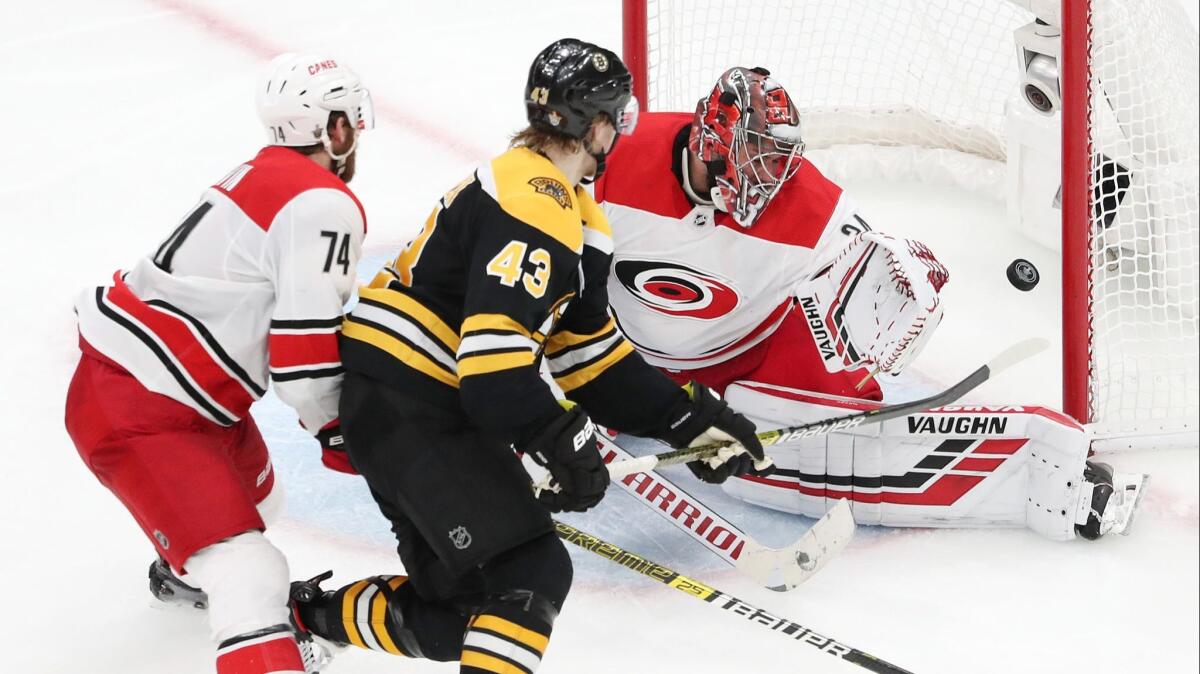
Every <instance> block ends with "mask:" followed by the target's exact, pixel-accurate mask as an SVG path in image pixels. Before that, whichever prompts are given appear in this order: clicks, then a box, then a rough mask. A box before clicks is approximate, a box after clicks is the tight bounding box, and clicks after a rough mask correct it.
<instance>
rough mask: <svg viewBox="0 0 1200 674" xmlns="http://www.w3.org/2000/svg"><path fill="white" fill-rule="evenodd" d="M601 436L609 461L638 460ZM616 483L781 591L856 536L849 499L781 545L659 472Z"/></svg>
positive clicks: (715, 551)
mask: <svg viewBox="0 0 1200 674" xmlns="http://www.w3.org/2000/svg"><path fill="white" fill-rule="evenodd" d="M598 437H599V438H600V454H601V456H603V457H604V460H605V461H606V462H609V461H613V460H614V459H618V460H619V459H629V458H632V455H630V454H629V453H628V452H626V451H625V450H624V449H622V448H621V446H620V445H618V444H616V443H615V442H613V441H611V440H609V439H608V438H607V437H605V436H603V435H600V436H598ZM614 482H615V483H616V484H617V485H618V486H619V487H621V488H622V489H624V490H625V491H626V492H628V493H629V495H630V496H632V497H634V498H635V499H637V500H638V501H640V502H641V503H642V504H644V505H646V506H647V507H649V508H650V509H651V510H653V511H654V512H656V513H658V514H659V515H661V516H662V517H664V518H666V519H667V520H668V521H669V522H671V524H673V525H675V526H676V527H677V528H679V529H681V530H682V531H683V532H684V533H686V534H687V535H688V536H691V537H692V538H693V539H694V540H695V541H696V542H698V543H700V544H701V545H703V546H704V547H706V548H708V549H709V550H710V551H711V552H712V553H713V554H715V555H717V556H718V557H720V558H721V559H723V560H725V561H726V562H728V563H729V564H731V565H733V566H734V568H736V569H738V570H739V571H741V572H743V573H745V574H747V575H748V576H750V577H751V578H753V579H754V581H755V582H757V583H758V584H759V585H762V586H764V587H766V588H767V589H769V590H775V591H776V592H787V591H788V590H791V589H794V588H795V587H796V586H798V585H799V584H800V583H803V582H804V581H806V580H808V578H809V576H812V575H813V574H814V573H816V572H817V571H819V570H820V569H821V567H822V566H824V565H825V563H826V562H828V561H829V560H830V559H831V558H832V557H833V556H834V555H836V554H837V553H838V552H840V551H841V550H842V548H844V547H845V546H846V544H847V543H849V542H850V539H851V538H852V537H853V536H854V516H853V515H851V513H850V506H849V505H847V502H846V501H845V500H841V501H838V503H837V505H835V506H834V507H833V508H832V509H831V510H830V511H829V512H828V513H826V514H825V516H824V517H822V518H821V519H820V520H819V521H817V523H816V524H814V525H813V526H812V527H811V528H810V529H809V530H808V531H807V532H805V534H804V535H803V536H801V537H800V538H799V539H797V540H796V542H794V543H792V544H791V545H788V546H786V547H783V548H779V549H775V548H768V547H767V546H765V545H763V544H761V543H759V542H758V541H756V540H754V538H752V537H751V536H749V535H748V534H746V533H745V532H744V531H742V530H741V529H739V528H737V527H736V526H734V525H733V524H731V523H730V522H729V521H728V520H726V519H725V518H723V517H721V516H720V515H718V514H717V513H715V512H713V511H712V509H710V508H709V507H708V506H706V505H705V504H703V503H701V502H700V501H698V500H697V499H696V498H694V497H693V496H691V495H690V494H688V493H687V492H686V491H684V490H683V489H680V488H679V487H677V486H676V485H675V484H673V483H672V482H671V481H670V480H668V479H667V478H665V477H663V476H662V475H659V474H658V473H653V472H651V473H644V474H640V475H629V476H627V477H625V478H623V479H620V480H615V481H614Z"/></svg>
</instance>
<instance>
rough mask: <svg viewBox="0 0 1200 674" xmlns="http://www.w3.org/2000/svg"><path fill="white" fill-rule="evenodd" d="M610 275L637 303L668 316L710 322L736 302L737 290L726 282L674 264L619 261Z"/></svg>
mask: <svg viewBox="0 0 1200 674" xmlns="http://www.w3.org/2000/svg"><path fill="white" fill-rule="evenodd" d="M613 272H614V275H615V276H616V277H617V281H619V282H620V284H621V285H622V286H624V288H625V290H627V291H629V294H630V295H633V296H634V298H636V299H637V301H639V302H641V303H642V304H644V305H646V306H647V307H648V308H650V309H653V310H654V311H657V312H659V313H663V314H667V315H669V316H687V317H689V318H700V319H704V320H711V319H714V318H720V317H722V316H724V315H726V314H728V313H729V312H731V311H733V310H734V309H735V308H736V307H737V305H738V303H739V299H738V293H737V291H736V290H734V289H733V288H732V287H730V285H729V284H728V282H726V281H724V280H722V279H720V278H717V277H716V276H714V275H712V274H709V273H707V272H702V271H699V270H696V269H692V268H691V267H685V266H683V265H681V264H675V263H673V262H660V261H658V260H621V261H619V262H617V263H616V265H615V266H614V268H613Z"/></svg>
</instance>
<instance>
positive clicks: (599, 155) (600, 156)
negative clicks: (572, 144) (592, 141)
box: [579, 134, 621, 185]
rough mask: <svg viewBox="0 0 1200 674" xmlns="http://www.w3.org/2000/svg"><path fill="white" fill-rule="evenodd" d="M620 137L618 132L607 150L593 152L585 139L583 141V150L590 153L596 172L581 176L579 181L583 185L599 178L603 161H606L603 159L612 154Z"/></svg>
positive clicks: (603, 164)
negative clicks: (594, 162)
mask: <svg viewBox="0 0 1200 674" xmlns="http://www.w3.org/2000/svg"><path fill="white" fill-rule="evenodd" d="M620 139H621V135H620V134H617V135H616V136H614V137H613V142H612V147H610V148H608V152H595V151H594V150H592V148H591V147H589V146H588V141H586V140H585V141H584V142H583V151H584V152H586V153H588V154H590V155H591V156H592V159H595V160H596V172H595V173H593V174H592V175H591V176H587V177H585V178H583V180H580V181H579V182H581V183H583V184H584V185H591V184H592V183H594V182H596V181H597V180H599V179H600V176H602V175H604V169H605V163H606V162H605V159H607V158H608V155H610V154H612V151H613V150H615V149H617V141H618V140H620Z"/></svg>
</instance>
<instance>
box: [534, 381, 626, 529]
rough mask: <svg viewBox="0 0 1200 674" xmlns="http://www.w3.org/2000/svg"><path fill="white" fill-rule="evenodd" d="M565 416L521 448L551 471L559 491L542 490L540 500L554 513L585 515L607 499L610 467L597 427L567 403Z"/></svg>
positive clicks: (554, 421) (578, 408)
mask: <svg viewBox="0 0 1200 674" xmlns="http://www.w3.org/2000/svg"><path fill="white" fill-rule="evenodd" d="M568 404H569V405H570V407H568V409H567V411H566V413H564V414H562V415H559V416H558V417H556V418H555V419H554V420H553V421H551V422H550V423H548V424H546V425H545V426H544V427H542V429H541V430H539V431H538V432H537V434H535V435H534V436H533V438H532V439H530V440H529V441H528V442H525V443H524V444H523V446H521V447H519V449H521V450H523V451H524V452H525V453H526V454H528V455H529V456H530V457H531V458H532V459H533V460H534V461H536V462H537V463H538V465H540V466H542V467H543V468H545V469H546V470H548V471H550V475H551V476H552V477H553V478H554V482H555V484H557V485H558V487H559V490H558V491H551V490H549V489H543V490H542V491H541V492H539V493H538V497H537V498H538V500H539V501H541V502H542V504H543V505H545V506H546V508H547V509H549V510H550V511H551V512H556V513H557V512H562V511H564V510H567V511H572V512H583V511H585V510H587V509H588V508H591V507H592V506H594V505H596V504H597V503H599V502H600V499H602V498H604V490H605V489H607V488H608V468H606V467H605V465H604V459H602V458H601V457H600V450H599V440H598V439H597V438H596V424H593V423H592V420H591V419H589V418H588V416H587V414H586V413H585V412H584V411H583V408H582V407H578V406H575V405H574V403H569V402H568V403H565V404H564V407H566V406H567V405H568Z"/></svg>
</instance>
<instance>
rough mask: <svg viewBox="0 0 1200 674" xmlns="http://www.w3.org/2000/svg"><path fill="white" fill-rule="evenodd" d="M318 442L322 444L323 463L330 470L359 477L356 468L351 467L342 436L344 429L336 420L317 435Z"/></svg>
mask: <svg viewBox="0 0 1200 674" xmlns="http://www.w3.org/2000/svg"><path fill="white" fill-rule="evenodd" d="M317 442H319V443H321V463H323V464H325V467H326V468H328V469H329V470H336V471H337V472H339V473H347V474H349V475H358V471H357V470H354V466H352V465H350V456H349V455H348V454H346V440H345V438H344V437H343V436H342V427H341V425H340V424H338V422H337V421H336V420H334V421H331V422H330V423H328V424H326V425H325V428H322V429H321V430H320V431H319V432H318V433H317Z"/></svg>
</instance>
